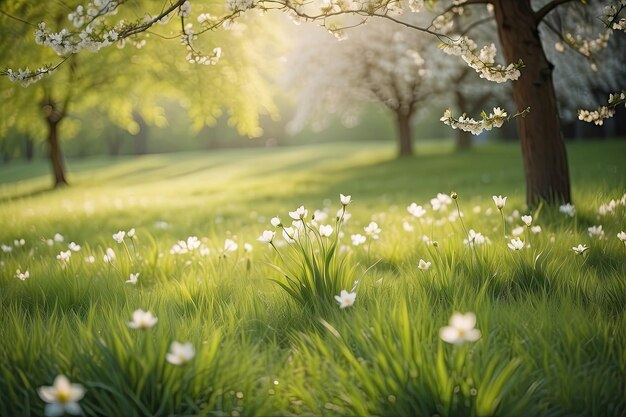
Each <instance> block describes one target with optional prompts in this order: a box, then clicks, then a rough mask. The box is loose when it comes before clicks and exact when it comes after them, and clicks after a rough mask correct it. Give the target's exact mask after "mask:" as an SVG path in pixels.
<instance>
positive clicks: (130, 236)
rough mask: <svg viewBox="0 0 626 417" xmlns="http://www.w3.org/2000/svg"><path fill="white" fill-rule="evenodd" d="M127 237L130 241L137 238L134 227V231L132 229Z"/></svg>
mask: <svg viewBox="0 0 626 417" xmlns="http://www.w3.org/2000/svg"><path fill="white" fill-rule="evenodd" d="M126 236H128V237H129V238H130V239H134V238H135V228H134V227H133V228H132V229H130V230H129V231H128V233H126Z"/></svg>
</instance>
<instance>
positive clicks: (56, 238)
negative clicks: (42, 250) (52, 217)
mask: <svg viewBox="0 0 626 417" xmlns="http://www.w3.org/2000/svg"><path fill="white" fill-rule="evenodd" d="M64 240H65V238H64V237H63V235H62V234H60V233H55V235H54V241H55V242H57V243H62V242H63V241H64Z"/></svg>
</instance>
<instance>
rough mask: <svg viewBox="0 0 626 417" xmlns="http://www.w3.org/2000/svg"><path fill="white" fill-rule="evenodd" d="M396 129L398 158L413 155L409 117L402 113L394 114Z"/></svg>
mask: <svg viewBox="0 0 626 417" xmlns="http://www.w3.org/2000/svg"><path fill="white" fill-rule="evenodd" d="M396 128H397V130H398V141H399V142H398V145H399V148H398V156H411V155H413V137H412V136H413V135H412V134H411V133H412V132H411V115H410V114H404V113H402V112H400V111H399V112H397V113H396Z"/></svg>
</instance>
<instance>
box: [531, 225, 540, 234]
mask: <svg viewBox="0 0 626 417" xmlns="http://www.w3.org/2000/svg"><path fill="white" fill-rule="evenodd" d="M530 231H531V232H533V233H541V226H531V228H530Z"/></svg>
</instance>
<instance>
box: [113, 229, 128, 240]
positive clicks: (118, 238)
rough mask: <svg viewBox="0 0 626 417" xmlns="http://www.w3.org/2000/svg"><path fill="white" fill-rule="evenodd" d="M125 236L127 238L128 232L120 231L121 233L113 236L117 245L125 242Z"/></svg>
mask: <svg viewBox="0 0 626 417" xmlns="http://www.w3.org/2000/svg"><path fill="white" fill-rule="evenodd" d="M125 236H126V232H125V231H123V230H120V231H119V232H117V233H115V234H113V240H115V241H116V242H117V243H122V242H123V241H124V237H125Z"/></svg>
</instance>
